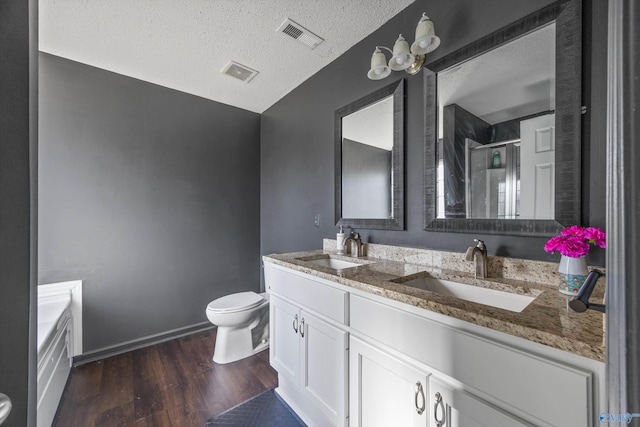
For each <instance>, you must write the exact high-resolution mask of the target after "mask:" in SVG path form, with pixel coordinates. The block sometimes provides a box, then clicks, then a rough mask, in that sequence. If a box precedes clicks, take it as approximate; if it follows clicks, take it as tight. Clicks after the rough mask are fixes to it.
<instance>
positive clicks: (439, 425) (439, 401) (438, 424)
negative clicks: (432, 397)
mask: <svg viewBox="0 0 640 427" xmlns="http://www.w3.org/2000/svg"><path fill="white" fill-rule="evenodd" d="M438 408H442V418H440V419H438ZM433 418H434V419H435V421H436V427H442V426H443V425H445V423H446V422H447V420H446V413H445V409H444V402H443V401H442V395H440V393H436V403H434V404H433Z"/></svg>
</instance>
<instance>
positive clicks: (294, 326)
mask: <svg viewBox="0 0 640 427" xmlns="http://www.w3.org/2000/svg"><path fill="white" fill-rule="evenodd" d="M269 311H270V313H269V316H270V323H269V336H270V340H271V343H270V345H269V356H270V359H271V360H270V362H271V366H273V368H274V369H275V370H276V371H278V374H280V375H283V376H285V377H286V378H287V379H288V380H289V381H291V382H292V383H293V384H295V385H298V384H299V383H300V338H299V337H298V331H299V330H300V313H299V309H298V307H296V306H294V305H292V304H289V303H288V302H285V301H283V300H281V299H280V298H278V297H276V296H274V295H271V298H270V300H269Z"/></svg>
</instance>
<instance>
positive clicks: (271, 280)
mask: <svg viewBox="0 0 640 427" xmlns="http://www.w3.org/2000/svg"><path fill="white" fill-rule="evenodd" d="M264 277H265V283H266V285H267V289H268V290H269V292H274V293H276V294H278V295H281V296H283V297H285V298H287V299H289V300H291V301H294V302H296V303H298V304H300V305H301V306H303V307H305V308H308V309H310V310H312V311H315V312H316V313H319V314H322V315H323V316H325V317H328V318H329V319H331V320H335V321H336V322H339V323H342V324H346V323H347V322H348V319H347V313H348V310H347V304H348V295H349V294H348V293H347V292H345V291H343V290H340V289H336V288H334V287H331V286H328V285H325V284H323V283H320V282H319V281H317V280H314V279H311V278H310V277H309V276H307V275H305V274H304V273H299V272H297V271H294V270H290V269H287V268H284V267H280V266H275V265H273V264H270V263H268V262H266V263H265V264H264Z"/></svg>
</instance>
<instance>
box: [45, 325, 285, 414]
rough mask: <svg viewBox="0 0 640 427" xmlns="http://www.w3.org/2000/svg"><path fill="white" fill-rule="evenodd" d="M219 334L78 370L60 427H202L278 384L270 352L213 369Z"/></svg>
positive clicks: (205, 334)
mask: <svg viewBox="0 0 640 427" xmlns="http://www.w3.org/2000/svg"><path fill="white" fill-rule="evenodd" d="M215 332H216V330H215V329H210V330H208V331H204V332H200V333H197V334H193V335H190V336H187V337H183V338H178V339H175V340H172V341H167V342H164V343H161V344H157V345H153V346H150V347H146V348H143V349H139V350H134V351H131V352H128V353H124V354H121V355H117V356H113V357H109V358H107V359H103V360H100V361H97V362H91V363H87V364H84V365H80V366H77V367H75V368H73V369H72V371H71V376H70V379H69V382H68V383H67V388H66V390H65V393H64V394H63V397H62V401H61V402H60V407H59V410H58V415H57V417H56V421H55V422H54V426H55V427H112V426H113V427H116V426H117V427H126V426H135V427H143V426H145V427H146V426H149V427H151V426H153V427H191V426H200V427H203V426H204V425H205V423H206V421H207V420H208V419H209V418H211V416H213V415H216V414H219V413H221V412H224V411H226V410H227V409H229V408H232V407H233V406H236V405H238V404H239V403H242V402H244V401H245V400H247V399H250V398H251V397H253V396H256V395H258V394H260V393H261V392H263V391H264V390H267V389H270V388H274V387H275V386H276V385H277V382H278V379H277V373H276V371H274V370H273V369H272V368H271V366H270V365H269V351H268V350H265V351H263V352H261V353H259V354H257V355H255V356H252V357H250V358H246V359H243V360H240V361H238V362H234V363H229V364H226V365H218V364H215V363H213V361H212V360H211V357H212V356H213V348H214V343H215V336H216V335H215Z"/></svg>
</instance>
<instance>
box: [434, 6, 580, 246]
mask: <svg viewBox="0 0 640 427" xmlns="http://www.w3.org/2000/svg"><path fill="white" fill-rule="evenodd" d="M581 66H582V65H581V8H580V2H579V1H575V0H569V1H559V2H556V3H554V4H552V5H550V6H548V7H546V8H544V9H541V10H540V11H538V12H536V13H534V14H532V15H529V16H527V17H525V18H523V19H521V20H519V21H517V22H515V23H513V24H510V25H508V26H506V27H504V28H502V29H500V30H498V31H496V32H495V33H493V34H490V35H489V36H487V37H484V38H482V39H480V40H478V41H477V42H474V43H472V44H470V45H468V46H466V47H464V48H463V49H460V50H459V51H456V52H453V53H452V54H450V55H447V56H446V57H444V58H442V59H440V60H438V61H436V62H434V63H432V64H429V65H428V70H424V71H425V77H424V78H425V120H426V121H425V229H427V230H440V231H449V232H479V233H486V234H513V235H540V236H543V235H551V234H555V233H556V232H558V231H559V230H560V229H561V228H562V227H563V226H564V225H568V224H572V223H574V224H577V223H579V222H580V191H581V187H580V182H581V179H580V178H581V177H580V161H581V159H580V147H581V136H580V107H581V106H580V97H581Z"/></svg>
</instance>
